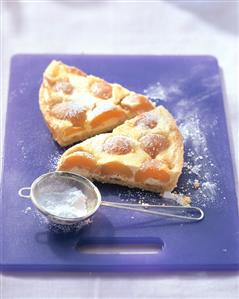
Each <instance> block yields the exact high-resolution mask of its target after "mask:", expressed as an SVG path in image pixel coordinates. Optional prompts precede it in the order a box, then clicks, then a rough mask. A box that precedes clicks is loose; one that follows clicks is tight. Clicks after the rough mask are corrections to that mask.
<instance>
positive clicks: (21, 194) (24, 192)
mask: <svg viewBox="0 0 239 299" xmlns="http://www.w3.org/2000/svg"><path fill="white" fill-rule="evenodd" d="M26 191H28V193H27V194H26ZM30 193H31V187H22V188H21V189H19V190H18V195H19V196H20V197H23V198H31V195H30Z"/></svg>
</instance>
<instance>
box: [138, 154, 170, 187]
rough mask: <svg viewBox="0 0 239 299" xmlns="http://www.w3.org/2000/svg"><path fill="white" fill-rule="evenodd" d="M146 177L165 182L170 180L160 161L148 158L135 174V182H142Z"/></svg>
mask: <svg viewBox="0 0 239 299" xmlns="http://www.w3.org/2000/svg"><path fill="white" fill-rule="evenodd" d="M147 179H155V180H158V181H161V182H164V183H166V182H168V181H169V180H170V175H169V173H168V172H167V170H166V169H165V166H164V165H163V164H162V163H161V162H160V161H158V160H149V161H146V162H145V163H144V164H143V165H142V166H141V168H140V169H139V170H138V171H137V172H136V174H135V180H136V181H137V182H141V183H144V182H145V181H146V180H147Z"/></svg>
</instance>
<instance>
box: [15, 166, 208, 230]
mask: <svg viewBox="0 0 239 299" xmlns="http://www.w3.org/2000/svg"><path fill="white" fill-rule="evenodd" d="M69 187H74V188H77V189H78V190H81V191H82V193H83V194H84V195H85V196H86V198H87V199H86V211H87V212H86V214H85V215H82V216H80V217H74V218H68V217H61V216H58V215H54V214H53V213H52V212H49V210H47V208H46V207H44V206H43V205H42V204H41V203H40V200H39V199H40V198H42V197H43V196H44V194H46V193H48V194H49V192H64V191H65V190H66V188H69ZM26 192H28V194H26ZM18 194H19V196H20V197H24V198H30V199H31V200H32V202H33V204H34V205H35V206H36V208H37V209H38V210H39V211H40V212H41V213H42V214H43V215H45V216H46V217H47V218H48V220H49V221H51V222H53V223H57V224H63V225H72V224H77V223H80V222H83V221H85V220H87V219H88V218H90V217H91V216H93V215H94V213H95V212H96V211H97V210H98V209H99V207H100V206H101V205H103V206H107V207H111V208H118V209H127V210H132V211H137V212H141V213H147V214H152V215H156V216H160V217H172V218H175V219H181V220H188V221H200V220H202V219H203V217H204V212H203V211H202V209H201V208H198V207H191V206H173V205H170V206H169V205H157V204H134V203H118V202H110V201H102V199H101V194H100V191H99V189H98V188H97V187H96V186H95V185H94V184H93V183H92V182H91V181H89V180H88V179H87V178H85V177H83V176H80V175H76V174H73V173H70V172H65V171H56V172H49V173H46V174H43V175H41V176H40V177H38V178H37V179H35V180H34V182H33V183H32V185H31V187H23V188H21V189H19V191H18Z"/></svg>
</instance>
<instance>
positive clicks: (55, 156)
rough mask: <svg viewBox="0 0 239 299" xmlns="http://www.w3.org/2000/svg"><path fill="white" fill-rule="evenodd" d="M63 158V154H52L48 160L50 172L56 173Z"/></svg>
mask: <svg viewBox="0 0 239 299" xmlns="http://www.w3.org/2000/svg"><path fill="white" fill-rule="evenodd" d="M60 157H61V154H60V153H58V152H55V153H54V154H51V155H50V156H49V158H48V169H49V171H55V170H56V167H57V163H58V161H59V159H60Z"/></svg>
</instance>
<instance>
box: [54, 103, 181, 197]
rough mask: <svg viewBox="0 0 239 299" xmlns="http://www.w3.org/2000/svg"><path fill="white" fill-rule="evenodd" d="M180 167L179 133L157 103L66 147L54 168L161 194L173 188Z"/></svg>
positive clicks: (168, 115) (171, 119)
mask: <svg viewBox="0 0 239 299" xmlns="http://www.w3.org/2000/svg"><path fill="white" fill-rule="evenodd" d="M182 167H183V139H182V135H181V133H180V132H179V129H178V128H177V125H176V122H175V120H174V118H173V116H172V115H171V114H170V113H169V112H168V111H167V110H166V109H165V108H164V107H162V106H159V107H157V108H155V109H153V110H151V111H148V112H144V113H142V114H140V115H138V116H136V117H135V118H133V119H130V120H127V121H126V122H125V123H124V124H122V125H120V126H118V127H117V128H115V129H114V130H113V132H112V133H105V134H100V135H97V136H95V137H92V138H90V139H88V140H85V141H83V142H81V143H79V144H77V145H75V146H73V147H71V148H69V149H68V150H67V151H66V152H65V153H64V154H63V155H62V157H61V158H60V160H59V162H58V167H57V169H58V170H63V171H64V170H67V171H71V172H74V173H78V174H82V175H84V176H86V177H88V178H89V179H93V180H98V181H101V182H105V183H116V184H120V185H126V186H128V187H138V188H141V189H144V190H150V191H155V192H160V193H163V192H165V191H172V190H173V189H174V188H175V187H176V185H177V182H178V178H179V176H180V174H181V172H182Z"/></svg>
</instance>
